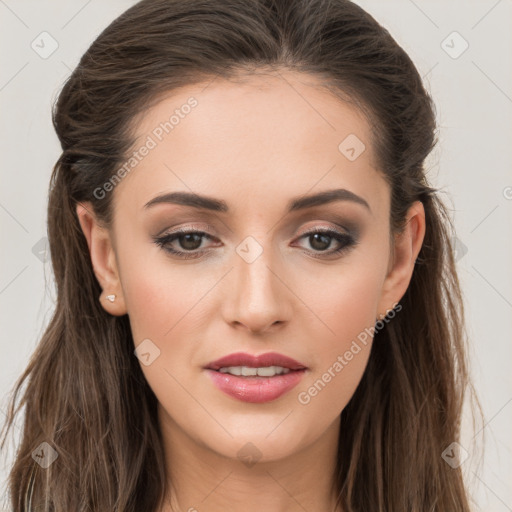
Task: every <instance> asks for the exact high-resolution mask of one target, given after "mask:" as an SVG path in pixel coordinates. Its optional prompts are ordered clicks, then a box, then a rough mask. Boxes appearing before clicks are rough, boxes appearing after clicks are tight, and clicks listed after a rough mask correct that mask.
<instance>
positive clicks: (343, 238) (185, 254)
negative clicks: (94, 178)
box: [154, 228, 358, 259]
mask: <svg viewBox="0 0 512 512" xmlns="http://www.w3.org/2000/svg"><path fill="white" fill-rule="evenodd" d="M317 233H318V234H322V235H328V236H329V237H331V238H334V239H335V240H337V241H338V242H339V243H341V244H342V245H341V247H340V248H339V249H336V250H334V251H333V250H331V251H328V252H327V251H316V252H317V254H318V255H314V256H313V257H315V258H323V257H324V256H334V255H340V254H342V253H344V252H345V251H347V250H349V249H350V248H351V247H353V246H355V245H356V244H357V243H358V242H357V240H356V239H355V238H354V237H353V236H352V235H349V234H346V233H339V232H338V231H335V230H333V229H318V228H317V229H311V230H308V231H306V232H305V233H303V234H302V235H301V236H300V237H299V240H300V239H301V238H306V237H308V236H311V235H314V234H317ZM193 234H196V235H204V236H205V237H206V238H210V239H213V237H212V236H210V235H209V234H208V233H205V232H204V231H198V230H194V229H187V228H183V229H179V230H177V231H174V232H173V233H168V234H165V235H163V236H160V237H155V238H154V241H155V243H156V244H157V245H158V246H159V247H160V248H162V249H163V250H164V251H166V252H168V253H170V254H172V255H174V256H177V257H179V258H182V259H195V258H199V257H200V256H201V255H202V254H203V253H204V251H198V252H191V251H177V250H176V249H171V248H170V244H171V243H172V242H174V241H175V240H177V239H178V238H180V237H182V236H185V235H193ZM305 252H308V253H311V251H305Z"/></svg>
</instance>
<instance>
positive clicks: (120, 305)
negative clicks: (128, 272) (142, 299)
mask: <svg viewBox="0 0 512 512" xmlns="http://www.w3.org/2000/svg"><path fill="white" fill-rule="evenodd" d="M76 213H77V216H78V220H79V221H80V226H81V227H82V231H83V233H84V235H85V238H86V239H87V245H88V246H89V253H90V256H91V263H92V267H93V270H94V275H95V276H96V279H98V282H99V283H100V286H101V288H102V289H103V293H102V294H101V295H100V297H99V300H100V302H101V305H102V306H103V309H105V311H107V312H108V313H110V314H111V315H114V316H122V315H125V314H126V313H127V311H126V305H125V301H124V296H123V291H122V288H121V282H120V279H119V272H118V268H117V262H116V255H115V251H114V245H113V241H112V239H111V234H110V232H109V230H107V229H106V228H105V227H103V226H102V225H101V224H100V223H99V222H98V220H97V217H96V215H95V213H94V210H93V207H92V204H91V203H90V202H89V201H84V202H82V203H78V204H77V206H76ZM113 295H115V298H114V300H113V302H112V301H111V300H109V299H108V298H107V297H110V298H112V296H113Z"/></svg>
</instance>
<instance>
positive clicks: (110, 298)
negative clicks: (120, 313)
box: [107, 295, 116, 302]
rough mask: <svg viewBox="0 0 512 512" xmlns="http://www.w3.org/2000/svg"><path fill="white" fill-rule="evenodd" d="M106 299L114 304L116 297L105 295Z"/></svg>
mask: <svg viewBox="0 0 512 512" xmlns="http://www.w3.org/2000/svg"><path fill="white" fill-rule="evenodd" d="M107 299H108V300H109V301H110V302H114V301H115V300H116V296H115V295H107Z"/></svg>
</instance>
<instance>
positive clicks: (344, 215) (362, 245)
mask: <svg viewBox="0 0 512 512" xmlns="http://www.w3.org/2000/svg"><path fill="white" fill-rule="evenodd" d="M187 105H188V106H187ZM173 114H174V118H171V116H172V115H173ZM170 119H171V120H170ZM165 123H167V124H165ZM137 134H138V141H137V144H136V147H134V151H138V157H137V162H135V160H134V161H132V162H131V164H132V166H133V168H131V170H130V171H129V172H125V173H122V174H125V176H124V177H123V178H122V180H121V181H120V183H119V184H117V185H116V186H115V188H114V190H113V191H110V192H109V193H113V194H114V206H115V212H114V225H113V230H112V231H111V232H108V233H105V232H103V231H101V230H100V229H99V228H98V227H97V226H96V225H95V224H94V221H92V222H91V223H90V224H89V228H88V227H87V226H88V225H87V222H86V221H85V220H84V219H85V217H86V215H87V214H86V212H85V211H84V210H81V211H80V214H81V217H80V218H81V222H82V227H83V229H84V232H86V234H87V238H88V241H89V245H90V248H91V256H92V258H93V263H94V267H95V271H96V275H97V276H98V279H99V280H100V282H101V284H102V287H103V289H104V291H105V294H109V293H115V294H116V295H117V299H116V301H115V303H109V302H105V301H103V304H104V307H105V309H107V311H109V312H110V313H112V314H116V315H121V314H125V313H127V314H128V315H129V320H130V325H131V329H132V333H133V338H134V341H135V345H136V346H137V347H139V345H140V347H141V349H140V351H139V358H140V359H141V368H142V371H143V372H144V375H145V377H146V379H147V381H148V383H149V385H150V386H151V388H152V390H153V391H154V393H155V395H156V397H157V399H158V401H159V404H160V410H159V413H160V418H161V422H162V425H163V428H165V429H167V430H169V431H175V432H180V433H181V434H183V435H185V436H186V437H187V438H188V439H190V440H192V441H193V442H194V443H195V444H197V445H198V446H202V447H204V448H206V449H208V450H210V451H212V452H215V453H217V454H220V455H222V456H226V457H231V458H234V457H237V453H238V451H239V450H240V448H241V447H243V446H247V445H246V443H252V445H254V446H255V447H256V448H257V449H258V451H259V456H261V457H262V461H263V460H277V459H279V458H283V457H286V456H288V455H290V454H293V453H296V452H299V451H300V450H302V449H303V448H305V447H306V446H308V445H310V444H312V443H314V442H315V441H316V440H318V439H320V438H321V437H322V436H323V435H324V433H325V432H326V431H327V430H328V429H329V428H332V426H333V425H336V424H337V421H338V420H339V415H340V413H341V411H342V410H343V408H344V407H345V406H346V404H347V403H348V401H349V400H350V398H351V397H352V395H353V393H354V391H355V389H356V387H357V385H358V384H359V382H360V380H361V377H362V375H363V372H364V370H365V367H366V364H367V361H368V357H369V354H370V349H371V344H372V339H371V336H370V335H369V333H370V332H371V331H370V328H371V327H373V326H374V325H375V321H376V318H377V317H378V316H379V314H383V313H385V312H386V311H387V310H390V309H391V308H392V307H393V306H394V305H395V304H396V303H397V302H398V301H399V300H400V298H401V297H402V296H403V293H405V290H406V288H407V285H408V283H409V279H410V276H411V273H412V269H413V265H414V259H415V256H416V255H417V252H418V251H419V247H420V244H421V239H422V235H423V232H422V224H421V215H420V214H418V212H419V210H418V209H416V210H414V211H413V210H411V212H412V213H411V217H414V219H415V222H412V223H409V225H410V226H412V227H411V230H410V231H409V232H408V234H407V236H404V238H403V239H400V240H399V241H397V245H396V246H395V245H394V244H393V243H391V242H390V226H389V210H390V190H389V188H388V186H387V184H386V182H385V181H384V179H383V178H382V176H381V175H380V174H379V172H378V170H377V168H376V166H375V161H374V151H373V147H372V141H371V136H370V128H369V124H368V123H367V121H366V120H365V118H364V117H363V116H362V115H361V114H360V113H359V111H358V110H356V109H355V108H354V107H352V106H350V105H348V104H346V103H344V102H342V101H341V100H340V99H338V98H336V97H335V96H332V95H331V94H329V93H328V92H327V91H325V90H324V89H321V88H320V87H319V84H318V82H315V79H314V78H312V77H308V76H305V75H300V74H295V73H292V72H288V73H282V74H281V76H277V75H256V76H252V77H249V78H245V80H244V81H243V83H235V82H229V81H223V80H221V79H219V78H217V79H215V80H214V81H213V82H211V83H210V84H209V85H208V84H206V83H205V84H201V85H197V86H190V87H186V88H183V89H180V90H179V91H177V92H176V91H175V92H173V93H172V95H169V96H168V97H166V98H164V99H162V100H161V101H160V102H159V103H157V104H156V105H154V106H153V107H151V108H150V109H149V110H148V111H147V112H146V113H145V116H144V118H143V119H141V120H140V122H139V123H138V125H137ZM143 146H145V147H146V148H147V149H146V150H144V149H141V148H142V147H143ZM126 169H128V167H126ZM326 192H330V193H331V195H324V196H322V195H321V194H322V193H326ZM100 193H101V192H98V194H100ZM173 193H183V194H197V195H198V196H200V198H202V199H201V200H199V199H197V198H196V199H191V196H188V199H187V198H186V197H185V196H181V199H180V197H179V196H176V195H174V196H167V198H166V197H164V196H165V195H168V194H173ZM318 194H320V196H319V197H318V198H317V199H316V200H313V199H312V200H308V199H307V198H309V197H310V196H316V195H318ZM173 197H174V200H173ZM155 198H160V199H155ZM204 198H208V201H206V200H205V199H204ZM173 201H174V202H173ZM420 213H421V212H420ZM413 214H414V215H413ZM418 219H419V220H418ZM414 226H416V229H415V230H414V229H413V227H414ZM94 240H96V245H94ZM91 241H92V242H91ZM100 248H104V250H103V249H100ZM363 333H366V336H365V335H364V334H363ZM363 339H364V341H363ZM240 352H242V353H246V354H249V355H252V356H259V355H261V354H267V353H269V352H272V353H278V354H281V355H282V356H286V357H289V358H292V359H293V360H295V361H296V362H298V363H300V365H301V367H303V368H304V369H302V370H293V371H289V372H288V373H286V374H285V375H282V376H276V377H266V378H263V377H261V376H260V377H250V376H245V377H244V376H240V377H234V376H227V375H226V374H225V373H223V372H219V371H215V370H212V369H205V367H206V366H208V365H209V364H210V363H212V362H214V361H216V360H218V359H219V358H222V357H224V356H227V355H229V354H233V353H240ZM140 353H143V354H144V356H143V357H141V354H140ZM272 361H273V360H270V363H269V362H268V361H267V362H266V363H265V361H263V362H261V361H260V362H259V363H260V364H259V366H268V365H269V364H271V363H272ZM278 362H279V361H278ZM281 363H282V364H281V365H279V364H277V365H276V364H274V366H283V367H286V364H287V363H286V362H282V361H281ZM220 366H223V367H224V368H226V367H228V366H229V367H231V366H239V365H238V364H236V361H235V363H233V364H231V363H224V364H221V365H220ZM240 366H242V365H240ZM223 371H224V370H223ZM230 371H231V372H234V373H236V372H237V370H236V369H235V370H230ZM269 371H270V370H269ZM278 371H281V370H279V369H278ZM285 371H286V370H285ZM255 379H258V381H259V382H260V384H255V385H254V383H255ZM249 380H250V381H251V382H248V381H249ZM252 449H254V448H252Z"/></svg>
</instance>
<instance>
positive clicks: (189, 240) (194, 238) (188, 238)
mask: <svg viewBox="0 0 512 512" xmlns="http://www.w3.org/2000/svg"><path fill="white" fill-rule="evenodd" d="M183 240H185V243H182V244H181V246H182V247H183V248H184V249H189V250H194V249H197V248H198V247H199V246H200V245H201V235H198V234H197V233H189V234H188V235H183V236H182V237H181V241H183ZM197 242H199V243H197ZM190 244H191V245H190Z"/></svg>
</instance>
